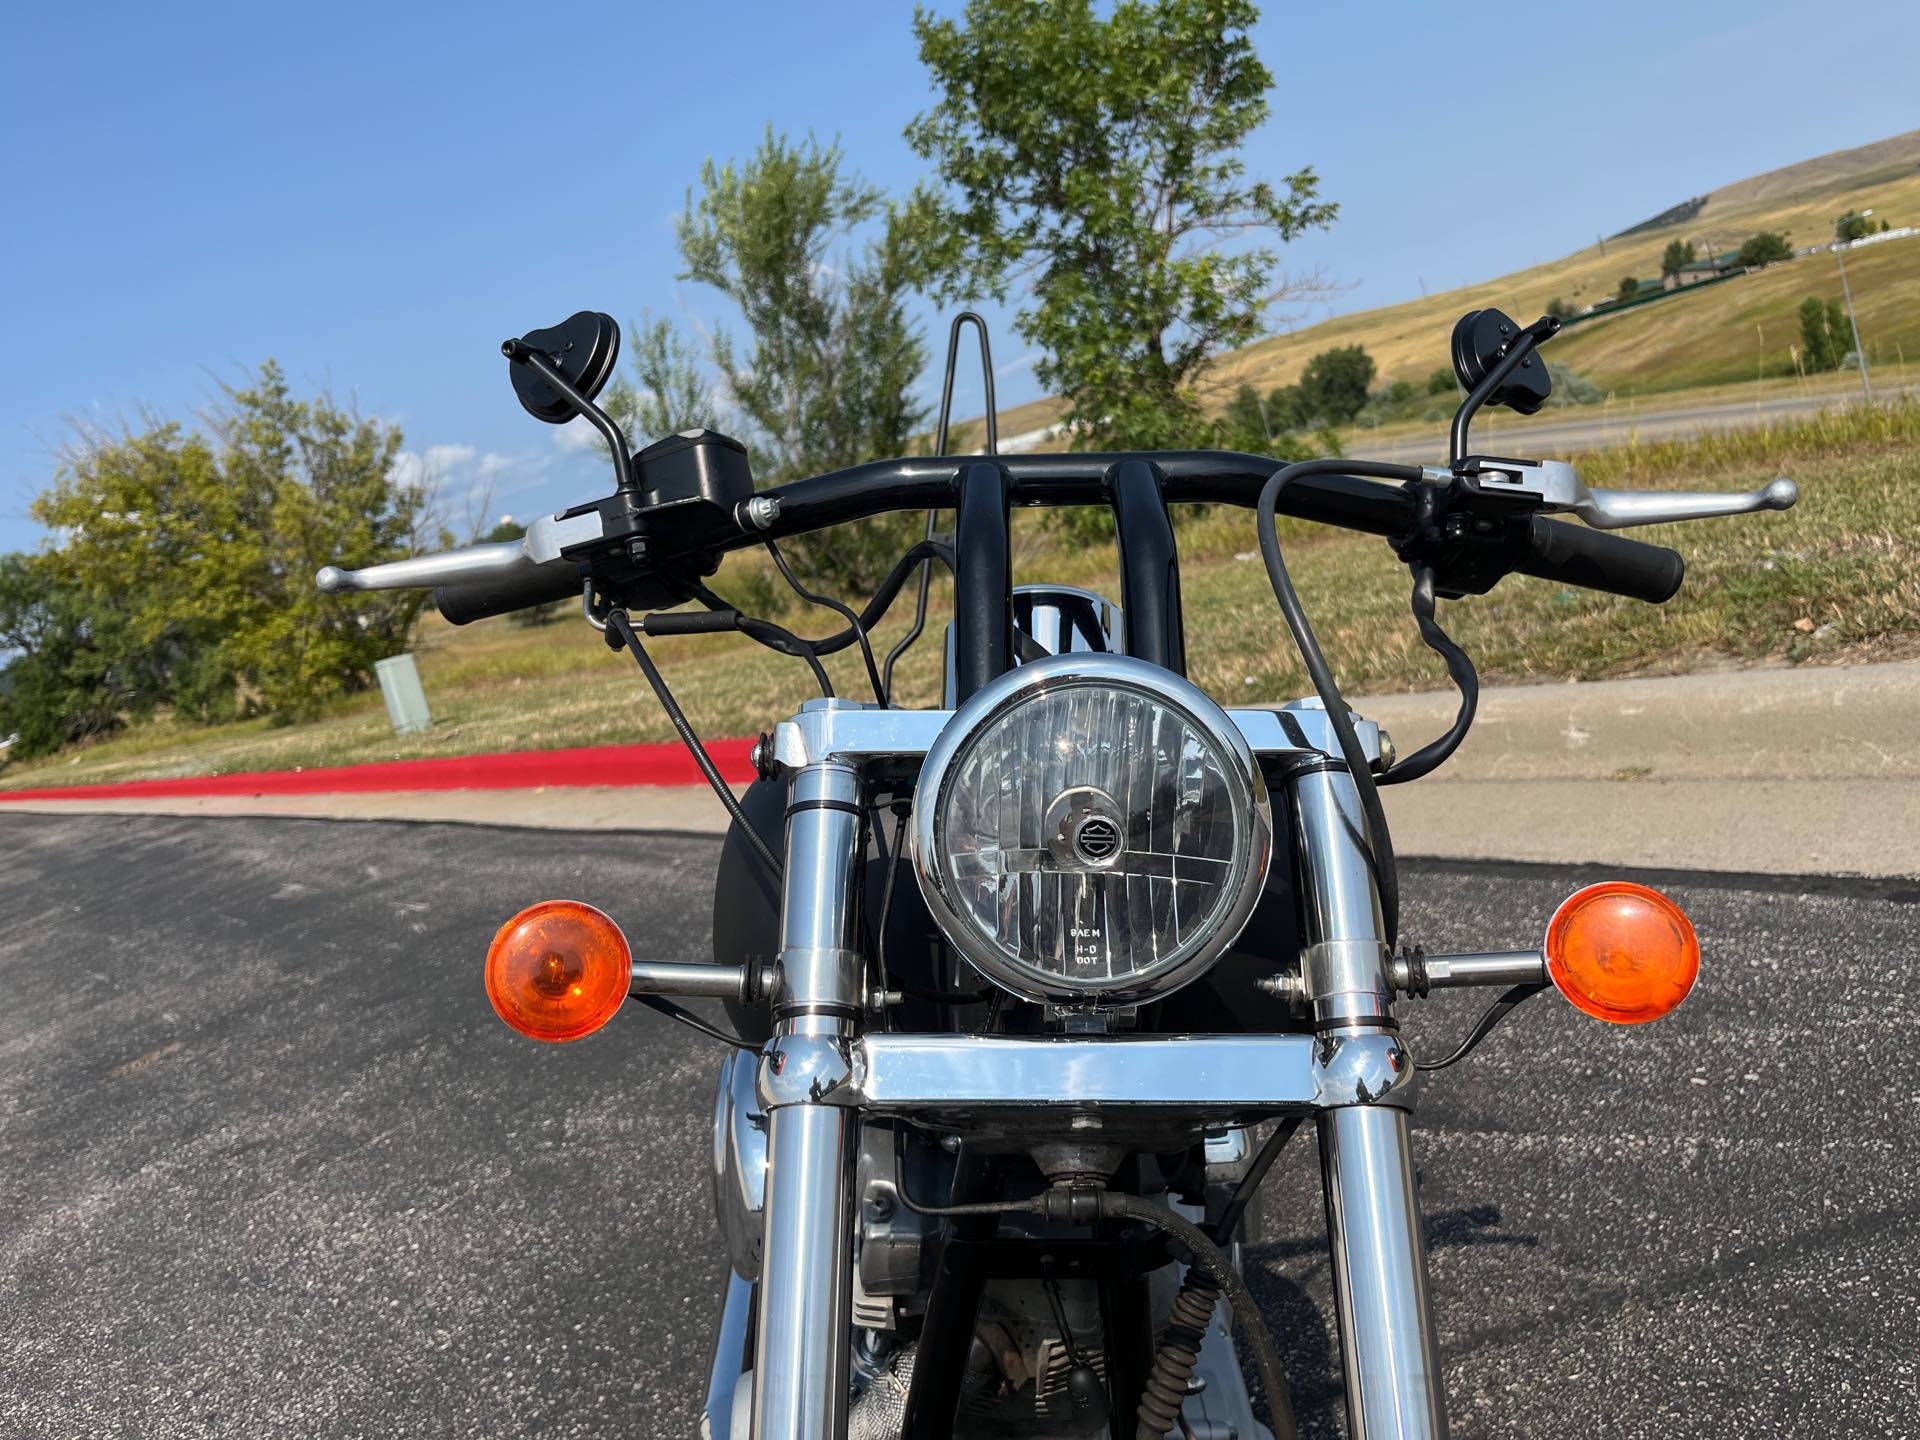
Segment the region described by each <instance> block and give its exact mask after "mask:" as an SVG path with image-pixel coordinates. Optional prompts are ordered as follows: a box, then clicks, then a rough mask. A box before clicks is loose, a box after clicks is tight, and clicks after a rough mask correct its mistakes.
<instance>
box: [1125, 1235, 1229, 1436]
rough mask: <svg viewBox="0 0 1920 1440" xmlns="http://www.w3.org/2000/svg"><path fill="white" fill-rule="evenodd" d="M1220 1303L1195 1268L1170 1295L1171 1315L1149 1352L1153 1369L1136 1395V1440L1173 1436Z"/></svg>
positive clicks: (1209, 1283) (1212, 1287) (1215, 1287)
mask: <svg viewBox="0 0 1920 1440" xmlns="http://www.w3.org/2000/svg"><path fill="white" fill-rule="evenodd" d="M1219 1303H1220V1287H1219V1286H1218V1285H1216V1284H1214V1283H1213V1281H1211V1280H1209V1279H1208V1278H1207V1277H1206V1276H1205V1275H1203V1274H1201V1273H1200V1271H1199V1270H1197V1269H1194V1270H1189V1271H1187V1278H1186V1279H1185V1280H1184V1281H1182V1282H1181V1285H1180V1291H1179V1293H1178V1294H1177V1295H1175V1296H1174V1297H1173V1313H1172V1314H1171V1315H1170V1316H1168V1317H1167V1328H1166V1333H1165V1334H1163V1335H1162V1336H1161V1337H1160V1346H1159V1348H1158V1349H1156V1350H1155V1351H1154V1352H1153V1365H1152V1367H1151V1368H1150V1369H1149V1370H1148V1371H1147V1383H1146V1386H1145V1387H1144V1388H1143V1389H1142V1391H1141V1392H1140V1414H1139V1423H1138V1428H1137V1429H1136V1430H1135V1431H1134V1436H1135V1440H1165V1437H1166V1436H1168V1435H1170V1434H1172V1433H1173V1427H1174V1426H1175V1425H1176V1424H1177V1423H1179V1420H1180V1408H1181V1407H1182V1406H1183V1405H1185V1404H1186V1401H1187V1382H1188V1381H1189V1380H1191V1379H1193V1372H1194V1371H1195V1370H1197V1369H1198V1368H1199V1366H1200V1346H1201V1345H1202V1344H1203V1343H1204V1342H1205V1340H1206V1338H1207V1326H1208V1325H1210V1324H1212V1323H1213V1308H1214V1306H1216V1305H1218V1304H1219Z"/></svg>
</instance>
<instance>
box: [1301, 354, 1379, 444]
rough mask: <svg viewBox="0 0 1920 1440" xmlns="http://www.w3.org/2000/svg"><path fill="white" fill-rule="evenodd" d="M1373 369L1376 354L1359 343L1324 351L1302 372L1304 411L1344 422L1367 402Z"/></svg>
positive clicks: (1332, 421)
mask: <svg viewBox="0 0 1920 1440" xmlns="http://www.w3.org/2000/svg"><path fill="white" fill-rule="evenodd" d="M1373 372H1374V366H1373V357H1372V356H1371V355H1369V354H1367V352H1366V350H1365V349H1364V348H1363V347H1361V346H1359V345H1342V346H1338V347H1336V348H1335V349H1332V350H1322V351H1321V352H1320V353H1319V354H1318V355H1316V356H1314V357H1313V358H1312V359H1311V360H1309V361H1307V367H1306V369H1304V370H1302V371H1301V372H1300V411H1301V413H1302V414H1303V415H1306V416H1309V417H1311V418H1313V419H1315V420H1323V421H1326V422H1328V423H1330V424H1334V425H1344V424H1345V423H1347V422H1348V421H1349V420H1351V419H1353V417H1354V416H1356V415H1358V414H1359V413H1360V411H1361V408H1362V407H1363V406H1365V405H1366V403H1367V391H1368V389H1369V388H1370V387H1371V386H1372V385H1373Z"/></svg>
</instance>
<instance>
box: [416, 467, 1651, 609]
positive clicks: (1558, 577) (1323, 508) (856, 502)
mask: <svg viewBox="0 0 1920 1440" xmlns="http://www.w3.org/2000/svg"><path fill="white" fill-rule="evenodd" d="M1128 460H1133V461H1138V460H1145V461H1148V462H1150V463H1151V464H1152V465H1153V466H1154V467H1155V469H1156V470H1157V471H1158V472H1159V475H1160V490H1161V494H1162V495H1163V496H1164V497H1165V498H1166V500H1167V501H1168V502H1170V503H1175V504H1178V503H1204V504H1218V505H1239V506H1245V507H1252V506H1253V505H1255V504H1257V503H1258V501H1259V498H1260V490H1261V487H1262V486H1263V485H1265V484H1266V482H1267V480H1268V478H1269V477H1271V476H1272V475H1273V473H1274V472H1275V471H1277V470H1279V469H1281V468H1282V467H1283V466H1284V465H1285V464H1286V463H1287V462H1285V461H1281V460H1274V459H1271V458H1269V457H1266V456H1260V455H1245V454H1237V453H1234V452H1230V451H1219V450H1179V451H1162V452H1158V453H1154V454H1148V455H1107V454H1065V455H1006V456H998V457H994V458H993V459H991V460H982V459H981V458H980V457H966V458H960V457H953V456H930V457H925V458H919V459H910V460H880V461H874V462H872V463H871V464H866V465H855V466H852V467H850V468H849V469H845V470H836V471H834V472H832V473H830V474H827V475H820V476H815V477H813V478H812V479H807V480H795V481H792V482H790V483H788V484H785V485H776V486H773V487H771V488H769V489H767V490H763V491H761V492H760V493H759V494H758V495H757V496H755V497H754V498H755V512H756V517H758V518H760V519H762V520H763V522H764V523H755V521H753V520H749V519H748V518H747V516H746V514H745V513H744V512H745V510H746V508H747V507H746V506H744V505H742V506H739V507H736V510H735V512H734V513H731V514H722V513H719V512H717V511H716V512H715V513H714V514H713V515H712V516H711V517H710V518H709V519H707V520H705V521H703V522H693V523H692V525H691V527H690V528H689V529H687V530H686V531H685V532H684V533H683V534H682V535H681V536H679V537H677V538H680V539H681V540H682V541H683V543H684V544H685V545H686V547H687V548H688V549H689V550H699V551H707V552H713V553H718V552H723V551H727V550H736V549H741V548H744V547H745V546H748V545H755V544H758V543H760V541H761V540H762V539H764V538H773V539H783V538H785V537H786V536H789V535H800V534H805V533H807V532H809V531H814V530H823V529H826V528H828V527H830V526H834V525H843V524H846V523H848V522H849V521H853V520H862V519H866V518H868V517H869V516H874V515H884V514H889V513H894V512H898V511H916V510H940V509H952V508H953V507H954V506H955V505H956V504H957V501H958V496H959V491H960V479H961V476H962V474H963V473H964V472H965V471H966V469H967V468H968V467H969V466H972V465H977V464H982V463H985V464H992V465H997V466H999V467H1000V468H1001V469H1002V470H1003V471H1004V472H1005V474H1006V477H1007V499H1008V501H1009V503H1011V504H1013V505H1024V506H1050V505H1105V504H1108V503H1110V501H1111V496H1110V494H1109V491H1108V480H1107V476H1108V472H1109V471H1110V470H1111V469H1112V468H1113V467H1114V466H1115V465H1116V464H1119V463H1120V462H1122V461H1128ZM1278 508H1279V511H1280V513H1282V514H1286V515H1292V516H1294V517H1296V518H1298V519H1302V520H1310V521H1314V522H1317V523H1320V524H1327V525H1337V526H1340V527H1342V528H1344V529H1348V530H1355V531H1359V532H1361V533H1363V534H1368V535H1379V536H1383V537H1387V538H1399V537H1402V536H1404V535H1406V534H1407V533H1408V532H1409V531H1410V530H1411V529H1412V528H1413V526H1414V524H1415V520H1416V508H1417V507H1416V502H1415V499H1414V497H1413V495H1412V494H1411V493H1410V492H1409V491H1408V490H1407V489H1406V488H1404V487H1402V486H1399V485H1389V484H1382V483H1380V482H1378V481H1373V480H1363V479H1360V478H1358V477H1357V476H1351V475H1340V474H1319V475H1303V476H1301V477H1300V478H1299V479H1297V480H1295V481H1294V482H1293V483H1292V484H1290V485H1288V486H1287V487H1286V488H1285V490H1284V491H1282V493H1281V496H1280V501H1279V507H1278ZM683 523H686V522H683ZM1511 558H1512V563H1511V565H1510V566H1509V567H1508V568H1510V569H1512V570H1516V571H1518V572H1520V573H1521V574H1524V575H1532V576H1536V577H1538V578H1541V579H1545V580H1553V581H1558V582H1560V583H1562V584H1567V585H1577V586H1581V587H1584V588H1586V589H1590V590H1602V591H1606V592H1608V593H1610V594H1615V595H1622V596H1625V597H1627V598H1628V599H1633V600H1645V601H1650V602H1653V603H1655V604H1658V603H1659V602H1661V601H1664V600H1668V599H1671V598H1672V596H1673V595H1674V593H1675V592H1676V591H1677V590H1678V589H1679V587H1680V582H1681V579H1682V577H1683V576H1684V574H1685V562H1684V561H1683V560H1682V558H1681V557H1680V555H1679V554H1678V553H1677V552H1675V551H1673V550H1668V549H1666V548H1664V547H1662V546H1658V545H1647V544H1644V543H1642V542H1640V541H1637V540H1627V539H1623V538H1621V537H1620V536H1617V535H1608V534H1603V533H1600V532H1598V531H1590V530H1586V529H1583V528H1581V527H1579V526H1576V525H1571V524H1562V523H1557V522H1553V521H1548V520H1545V519H1543V518H1541V517H1538V516H1535V517H1533V518H1532V519H1531V521H1529V522H1528V524H1527V526H1526V527H1525V529H1524V531H1523V532H1521V533H1520V534H1519V535H1518V536H1517V547H1516V553H1515V554H1514V555H1513V556H1512V557H1511ZM584 578H585V571H584V567H583V566H581V565H579V564H575V563H571V562H567V561H553V562H548V563H546V564H541V565H536V564H533V563H532V562H528V563H527V564H526V565H525V566H524V567H523V568H521V569H519V570H516V571H513V572H510V573H509V574H507V575H505V576H501V577H490V578H488V579H486V580H480V581H471V582H468V583H466V584H463V585H453V586H444V587H442V588H441V589H438V590H436V591H434V603H435V604H436V605H437V606H438V608H439V610H440V613H441V614H442V615H443V616H444V617H445V618H446V619H447V620H448V621H449V622H450V623H452V624H455V625H464V624H467V623H468V622H470V621H473V620H480V619H484V618H486V617H488V616H491V615H502V614H506V613H508V612H509V611H513V610H522V609H526V608H528V607H530V606H535V605H543V604H548V603H551V602H553V601H556V600H563V599H566V598H568V597H569V596H574V595H578V594H579V593H580V591H581V586H582V584H583V581H584Z"/></svg>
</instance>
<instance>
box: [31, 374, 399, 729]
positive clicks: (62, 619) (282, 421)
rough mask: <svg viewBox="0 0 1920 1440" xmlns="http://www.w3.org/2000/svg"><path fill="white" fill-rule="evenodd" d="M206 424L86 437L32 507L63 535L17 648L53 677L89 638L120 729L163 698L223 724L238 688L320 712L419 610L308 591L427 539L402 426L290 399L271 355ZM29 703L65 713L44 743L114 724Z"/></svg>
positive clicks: (97, 675)
mask: <svg viewBox="0 0 1920 1440" xmlns="http://www.w3.org/2000/svg"><path fill="white" fill-rule="evenodd" d="M209 420H210V425H211V428H212V434H211V435H209V436H202V435H195V434H187V433H185V432H183V431H182V429H181V427H179V426H178V425H174V424H154V425H150V426H149V427H148V428H147V429H146V430H145V431H143V432H140V433H137V434H135V433H122V434H117V435H116V434H111V433H106V432H97V431H87V432H83V433H82V434H81V435H80V436H79V437H78V438H77V439H76V440H75V442H74V443H73V445H72V446H71V447H70V448H69V450H68V451H67V453H66V455H65V457H64V461H63V464H62V466H61V469H60V471H59V473H58V474H57V475H56V477H55V479H54V483H53V484H52V485H51V486H50V487H49V489H48V490H47V491H46V492H45V493H43V494H42V495H41V496H40V497H39V498H38V499H37V500H36V501H35V502H34V504H33V509H32V513H33V516H34V518H35V519H36V520H38V521H39V522H40V523H41V524H42V525H44V526H46V527H47V528H48V529H49V530H50V531H52V532H53V533H54V535H55V536H56V537H58V538H57V542H56V543H55V544H54V545H53V547H52V548H50V549H49V550H47V551H46V552H44V553H43V554H41V555H39V556H35V557H33V567H32V568H33V570H34V572H35V575H36V577H37V578H36V583H37V584H38V585H39V587H40V598H39V600H38V601H37V602H36V603H37V604H38V606H39V607H40V608H39V609H38V610H37V611H34V612H33V613H34V614H35V615H36V616H37V617H38V618H37V619H35V621H34V626H36V627H37V628H38V633H39V639H38V640H37V641H36V642H35V643H33V644H24V643H23V644H21V645H20V646H19V647H18V648H20V649H22V650H23V651H24V652H26V654H25V658H26V659H27V660H28V661H29V662H31V663H30V665H29V674H30V675H31V674H34V673H50V671H51V667H54V666H56V664H57V663H58V662H57V657H55V656H53V655H52V654H50V653H49V650H50V648H51V647H54V646H57V645H66V644H72V645H76V646H77V647H78V651H79V652H80V654H81V658H80V659H79V660H77V661H76V662H75V663H76V664H77V665H79V666H81V668H82V669H85V670H86V671H87V673H88V674H89V676H90V677H91V681H92V682H97V683H99V684H100V685H102V687H103V694H105V695H106V696H108V697H109V703H110V704H111V713H112V717H113V719H112V721H111V723H113V724H117V723H119V717H121V716H123V715H132V716H138V715H141V714H145V713H150V712H151V711H153V710H154V709H156V708H157V707H159V706H161V705H169V706H172V707H173V708H174V709H175V710H176V711H177V712H179V713H181V714H183V715H186V716H189V717H191V718H194V719H199V720H214V719H220V718H223V717H225V716H228V715H231V714H233V713H235V710H236V708H238V707H239V706H240V705H241V704H242V703H243V700H242V697H243V696H244V697H245V700H244V703H245V704H246V705H248V706H250V707H255V708H260V709H265V710H269V711H272V712H275V713H277V714H280V715H283V716H289V717H291V716H299V715H304V714H310V713H312V711H313V710H314V709H315V708H316V707H317V706H318V705H319V704H320V702H322V701H323V700H324V699H326V698H327V697H328V696H331V695H335V694H339V693H342V692H344V691H351V690H357V689H360V688H363V687H365V686H366V685H368V684H369V683H371V680H372V675H373V663H374V661H376V660H379V659H383V658H385V657H386V656H388V655H392V654H394V653H395V652H396V651H398V650H399V649H401V648H402V647H403V646H404V645H405V643H406V637H407V634H408V632H409V630H410V629H411V627H412V624H413V620H414V617H415V616H416V615H417V614H418V613H419V609H420V605H421V603H422V597H421V596H420V595H418V594H417V593H413V592H400V591H385V592H375V593H370V594H355V595H346V596H326V595H322V594H320V593H319V591H318V590H316V589H315V588H314V584H313V577H314V574H315V572H316V571H318V570H319V569H320V567H321V566H322V565H326V564H330V563H335V562H338V563H340V564H343V565H347V566H361V565H369V564H374V563H376V562H379V561H382V560H394V559H398V558H400V557H402V556H404V555H407V554H410V553H412V552H414V551H415V550H417V549H418V548H420V546H419V541H420V538H421V535H422V532H424V531H427V530H429V529H431V528H432V522H431V517H430V514H429V507H428V495H427V491H426V483H425V481H424V479H422V478H418V477H416V478H412V479H409V478H407V473H406V472H405V471H404V469H403V467H399V466H397V465H396V463H395V462H396V459H397V457H398V454H399V447H400V432H399V431H398V430H397V429H394V428H392V427H390V426H387V425H384V424H381V423H379V422H377V421H369V420H362V419H361V418H359V417H358V416H357V415H355V414H354V413H353V412H352V411H350V410H347V409H344V408H342V407H340V406H338V405H336V404H335V403H334V402H333V401H332V400H331V399H330V398H329V397H327V396H325V395H321V396H319V397H316V398H315V399H312V400H296V399H295V398H294V397H293V396H292V394H291V392H290V390H289V389H288V386H287V383H286V380H285V378H284V376H283V375H282V374H281V372H280V370H279V368H278V367H277V366H275V365H273V364H272V363H271V362H269V363H268V364H267V365H264V366H262V367H261V370H260V372H259V374H258V375H257V376H256V377H254V379H253V381H252V382H251V383H250V384H249V385H248V386H247V387H246V388H244V389H229V390H228V391H227V393H226V398H225V401H224V402H223V404H222V405H221V406H220V407H219V408H218V409H217V410H216V411H215V412H214V413H213V415H211V416H210V417H209ZM89 657H91V658H89ZM34 666H39V667H41V669H40V671H38V672H36V671H34V669H33V667H34ZM67 669H68V670H69V671H71V670H72V669H73V667H72V666H69V667H67ZM36 693H38V694H39V695H41V696H42V697H43V700H44V702H45V703H47V704H53V705H58V706H65V707H67V708H66V709H65V711H64V712H63V716H64V718H59V719H58V720H57V721H56V720H54V719H49V721H48V723H47V725H46V726H43V727H42V728H41V730H40V731H39V732H37V733H43V734H49V733H51V732H52V731H53V730H62V729H63V730H65V731H66V732H67V737H68V738H70V739H71V738H78V736H77V733H76V731H84V732H86V733H93V732H94V731H97V730H98V729H100V728H110V724H109V725H106V726H104V727H103V725H102V724H100V723H97V721H98V716H97V715H92V714H90V712H86V711H76V710H74V709H73V708H72V706H71V703H70V701H69V700H62V699H61V698H60V697H61V696H62V695H63V694H66V695H69V696H70V694H71V687H69V688H68V689H67V690H62V688H61V685H60V684H58V683H55V682H54V681H51V680H50V681H48V683H47V684H46V685H44V686H42V687H41V689H40V690H38V691H37V692H36ZM23 733H24V732H23ZM61 743H64V742H61Z"/></svg>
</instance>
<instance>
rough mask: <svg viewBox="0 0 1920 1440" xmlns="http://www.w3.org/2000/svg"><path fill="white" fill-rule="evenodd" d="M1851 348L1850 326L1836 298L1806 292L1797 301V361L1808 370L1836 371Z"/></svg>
mask: <svg viewBox="0 0 1920 1440" xmlns="http://www.w3.org/2000/svg"><path fill="white" fill-rule="evenodd" d="M1852 350H1853V332H1852V327H1851V326H1850V325H1849V324H1848V323H1847V312H1846V311H1845V310H1843V309H1842V308H1841V307H1840V302H1839V301H1838V300H1827V301H1824V302H1823V301H1822V300H1821V299H1820V297H1819V296H1817V295H1809V296H1808V297H1807V298H1806V299H1804V300H1802V301H1801V302H1800V363H1801V364H1802V365H1804V366H1806V368H1807V369H1808V370H1809V371H1813V372H1818V371H1822V370H1838V369H1839V368H1840V364H1841V362H1842V361H1843V360H1845V359H1846V357H1847V356H1848V355H1849V354H1850V353H1851V352H1852Z"/></svg>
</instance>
